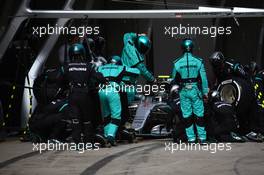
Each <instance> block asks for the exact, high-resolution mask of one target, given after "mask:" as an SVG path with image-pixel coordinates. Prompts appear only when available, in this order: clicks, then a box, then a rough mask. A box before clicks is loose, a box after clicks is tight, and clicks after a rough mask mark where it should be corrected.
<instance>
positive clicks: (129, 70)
mask: <svg viewBox="0 0 264 175" xmlns="http://www.w3.org/2000/svg"><path fill="white" fill-rule="evenodd" d="M125 75H128V76H132V77H137V76H139V75H140V71H139V69H138V68H130V67H126V72H125Z"/></svg>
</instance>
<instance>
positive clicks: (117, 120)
mask: <svg viewBox="0 0 264 175" xmlns="http://www.w3.org/2000/svg"><path fill="white" fill-rule="evenodd" d="M111 123H112V124H115V125H117V126H119V125H120V124H121V120H120V119H115V118H112V119H111Z"/></svg>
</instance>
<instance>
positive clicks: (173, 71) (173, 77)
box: [171, 65, 176, 80]
mask: <svg viewBox="0 0 264 175" xmlns="http://www.w3.org/2000/svg"><path fill="white" fill-rule="evenodd" d="M175 77H176V68H175V66H174V65H173V69H172V73H171V78H172V79H173V80H174V79H175Z"/></svg>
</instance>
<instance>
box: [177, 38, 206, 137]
mask: <svg viewBox="0 0 264 175" xmlns="http://www.w3.org/2000/svg"><path fill="white" fill-rule="evenodd" d="M182 46H183V49H184V51H185V52H184V54H183V55H182V56H181V57H180V58H178V59H176V60H175V61H174V67H173V72H172V78H173V79H174V80H175V82H176V83H177V84H179V85H180V91H179V95H180V105H181V110H182V114H183V118H184V119H185V124H186V129H185V130H186V135H187V138H188V141H189V142H194V141H196V135H195V133H194V123H195V125H196V128H197V134H198V137H199V139H200V141H202V142H203V141H205V140H206V131H205V127H204V120H203V116H204V104H203V96H207V94H208V91H209V89H208V82H207V77H206V72H205V68H204V64H203V60H202V59H201V58H198V57H195V56H193V55H192V53H191V51H192V47H193V44H192V40H190V39H186V40H184V41H183V45H182ZM200 80H201V89H200V88H199V87H200V85H199V81H200ZM193 113H194V115H195V117H194V118H193V117H192V114H193ZM193 119H194V120H193ZM194 121H195V122H194Z"/></svg>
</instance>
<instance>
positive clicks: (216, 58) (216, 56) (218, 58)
mask: <svg viewBox="0 0 264 175" xmlns="http://www.w3.org/2000/svg"><path fill="white" fill-rule="evenodd" d="M209 60H210V62H211V64H212V65H214V66H219V65H222V64H223V63H224V62H225V57H224V55H223V53H222V52H214V53H213V54H212V55H211V56H210V57H209Z"/></svg>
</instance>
